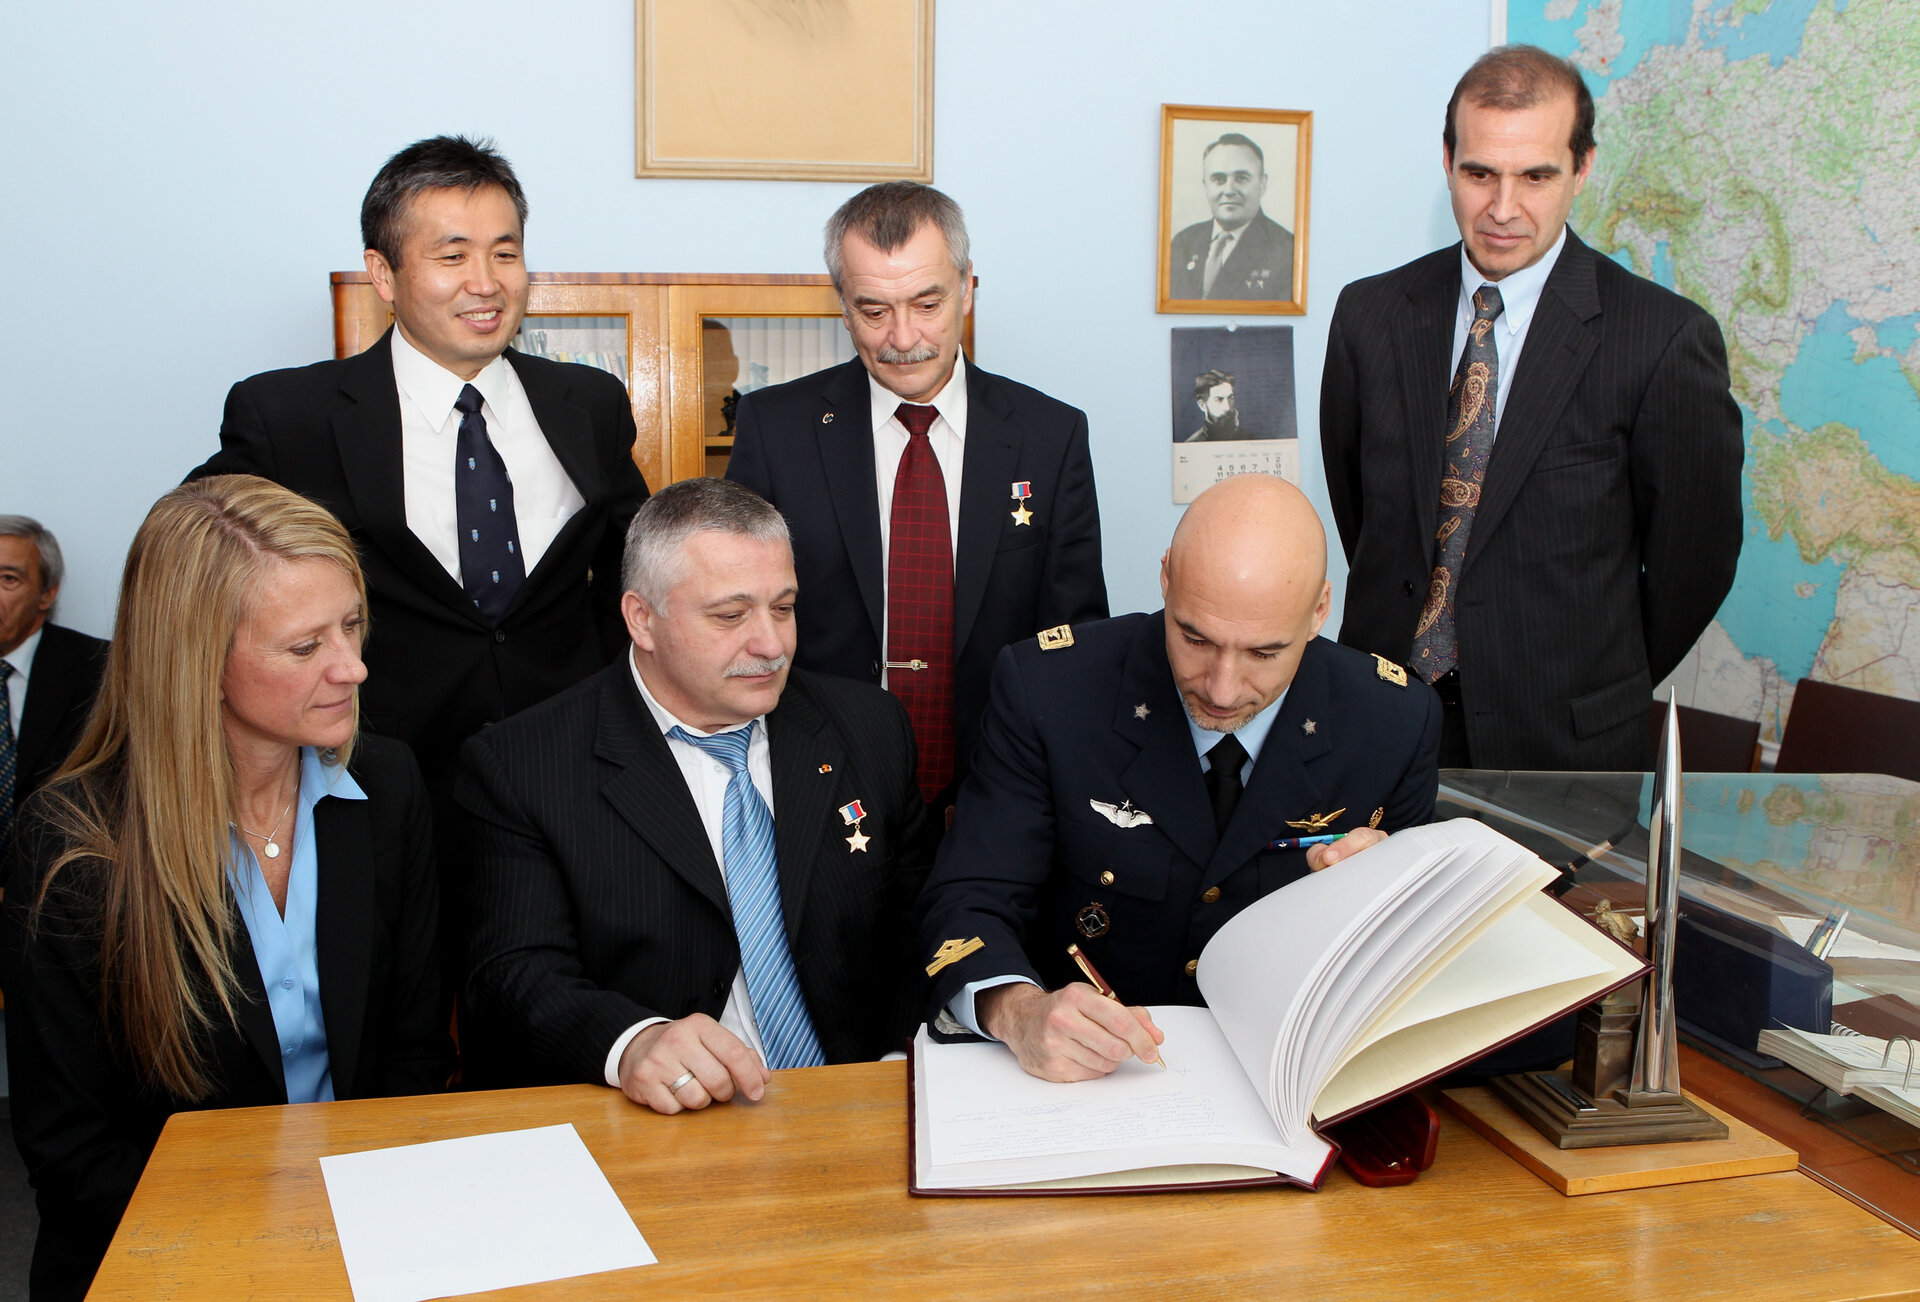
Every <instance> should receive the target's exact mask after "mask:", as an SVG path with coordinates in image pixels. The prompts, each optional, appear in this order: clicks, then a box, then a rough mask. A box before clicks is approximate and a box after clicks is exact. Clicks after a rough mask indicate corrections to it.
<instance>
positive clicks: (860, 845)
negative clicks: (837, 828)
mask: <svg viewBox="0 0 1920 1302" xmlns="http://www.w3.org/2000/svg"><path fill="white" fill-rule="evenodd" d="M866 816H867V811H866V810H864V809H862V808H861V807H860V802H859V801H857V800H855V801H851V802H849V803H847V804H844V805H842V806H840V818H841V821H843V822H844V823H846V825H847V826H848V827H851V828H852V829H853V835H852V836H850V837H848V838H847V853H849V854H853V853H856V852H857V853H859V854H865V853H866V852H867V842H869V841H871V840H873V838H872V837H870V836H868V835H867V834H866V833H864V832H862V831H861V830H860V820H861V819H863V818H865V817H866Z"/></svg>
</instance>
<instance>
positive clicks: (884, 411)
mask: <svg viewBox="0 0 1920 1302" xmlns="http://www.w3.org/2000/svg"><path fill="white" fill-rule="evenodd" d="M867 392H868V394H869V399H870V401H871V402H872V404H873V406H872V412H873V479H874V491H875V492H876V493H877V494H878V495H879V501H880V582H881V592H882V596H881V601H880V609H881V612H882V614H881V627H880V659H881V661H882V665H881V668H880V685H881V686H882V687H885V686H886V685H887V670H886V666H885V663H884V662H885V660H886V658H887V628H886V615H885V611H886V597H885V591H886V577H887V565H888V563H889V562H890V560H891V558H892V555H893V484H894V480H896V479H897V478H899V475H900V458H901V457H902V456H903V455H905V453H906V450H907V443H908V441H909V438H910V436H909V435H908V434H907V427H906V426H905V425H902V424H901V423H900V418H899V417H898V416H896V415H895V414H894V413H895V412H896V411H898V410H899V407H900V404H901V403H903V402H905V401H906V399H904V398H902V397H901V396H900V395H899V394H897V393H895V392H893V391H892V390H891V389H889V388H887V387H886V386H885V385H884V384H881V383H880V381H878V380H876V379H874V378H873V376H871V375H869V376H867ZM918 405H924V406H931V407H933V408H934V409H935V410H937V411H938V412H939V413H940V414H939V415H938V416H936V417H935V418H934V421H933V427H932V428H931V429H929V430H928V431H927V442H928V443H930V444H932V446H933V459H934V460H935V461H938V462H939V463H940V478H941V479H943V480H944V481H946V485H947V534H948V554H949V555H953V554H957V553H958V552H959V550H960V471H961V468H962V466H963V465H964V463H965V460H966V451H967V445H966V440H967V359H966V357H965V356H964V355H962V356H959V357H956V358H955V359H954V363H953V374H952V375H950V376H948V377H947V384H946V387H945V388H943V389H941V390H940V392H938V393H936V394H934V395H933V401H932V402H931V403H926V404H918ZM1009 491H1011V489H1009Z"/></svg>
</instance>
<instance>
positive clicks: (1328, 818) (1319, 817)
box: [1287, 805, 1347, 833]
mask: <svg viewBox="0 0 1920 1302" xmlns="http://www.w3.org/2000/svg"><path fill="white" fill-rule="evenodd" d="M1346 812H1347V809H1346V806H1345V805H1342V806H1341V807H1340V808H1338V809H1336V810H1334V811H1333V812H1332V813H1331V814H1308V815H1307V816H1306V817H1305V818H1290V819H1288V820H1287V826H1288V827H1293V828H1298V829H1299V830H1300V831H1302V832H1314V833H1319V832H1324V831H1326V830H1327V829H1328V828H1329V827H1331V826H1333V820H1334V819H1336V818H1338V817H1340V815H1342V814H1344V813H1346Z"/></svg>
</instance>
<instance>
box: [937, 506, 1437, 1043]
mask: <svg viewBox="0 0 1920 1302" xmlns="http://www.w3.org/2000/svg"><path fill="white" fill-rule="evenodd" d="M1160 581H1161V592H1162V596H1163V598H1164V600H1165V602H1166V608H1165V609H1164V610H1163V611H1160V612H1158V613H1155V614H1151V615H1127V616H1123V617H1121V618H1118V619H1111V620H1105V621H1101V622H1099V623H1094V624H1086V625H1080V626H1078V627H1074V628H1071V629H1068V628H1065V627H1063V628H1060V629H1054V630H1049V631H1048V632H1047V633H1043V634H1041V635H1040V636H1039V638H1037V639H1027V640H1025V641H1023V642H1019V643H1016V644H1015V645H1013V646H1012V647H1009V648H1008V649H1007V650H1006V651H1003V652H1002V653H1001V655H1000V659H999V662H998V664H997V665H996V666H995V668H994V676H993V688H992V694H991V699H990V702H989V704H988V707H987V713H986V717H985V719H984V721H983V722H982V725H981V741H980V747H979V749H978V751H977V752H976V754H975V756H974V768H973V771H972V773H971V775H970V776H969V777H968V779H967V782H966V784H965V785H964V786H963V788H962V789H961V795H960V800H959V805H958V811H957V816H956V819H955V822H954V826H953V829H952V830H951V832H950V833H949V834H948V836H947V839H946V842H945V844H944V845H943V846H942V848H941V852H940V857H939V861H938V864H937V866H936V867H935V869H934V872H933V875H932V877H931V878H930V879H929V881H928V884H927V888H926V890H925V891H924V893H923V894H922V896H921V899H920V905H919V938H920V942H921V950H922V958H923V960H924V961H925V963H926V964H927V971H928V973H929V975H930V976H931V977H932V978H933V1000H932V1005H931V1012H930V1014H929V1015H930V1017H932V1018H934V1020H935V1021H936V1024H937V1025H938V1026H943V1027H946V1028H948V1029H952V1028H953V1024H954V1023H955V1022H957V1023H958V1024H959V1026H960V1027H964V1028H965V1029H967V1030H971V1031H975V1032H978V1033H981V1034H985V1035H987V1036H989V1037H991V1038H994V1039H999V1040H1002V1041H1005V1042H1006V1043H1007V1044H1008V1046H1009V1047H1010V1048H1012V1049H1013V1050H1014V1052H1015V1054H1016V1055H1017V1056H1018V1057H1019V1059H1020V1061H1021V1064H1022V1065H1023V1066H1024V1067H1025V1068H1026V1069H1027V1070H1028V1071H1029V1072H1032V1073H1033V1074H1034V1075H1037V1076H1044V1077H1047V1078H1049V1079H1054V1080H1077V1079H1085V1078H1088V1077H1092V1076H1097V1075H1103V1074H1105V1073H1106V1072H1110V1071H1112V1070H1113V1069H1114V1067H1116V1066H1118V1065H1119V1063H1121V1062H1122V1061H1125V1060H1126V1059H1127V1058H1128V1057H1130V1056H1136V1055H1137V1056H1139V1057H1141V1058H1142V1059H1144V1060H1147V1061H1152V1060H1154V1059H1155V1058H1156V1057H1157V1052H1156V1044H1157V1039H1158V1035H1157V1032H1156V1030H1155V1028H1154V1027H1153V1023H1152V1020H1151V1018H1150V1017H1149V1016H1148V1015H1147V1014H1146V1012H1145V1010H1144V1008H1140V1007H1137V1006H1138V1005H1146V1004H1199V1003H1202V1002H1204V1001H1203V1000H1202V999H1201V996H1200V990H1199V986H1198V985H1197V984H1196V983H1195V980H1194V970H1195V966H1196V960H1198V958H1199V956H1200V951H1201V949H1202V948H1204V947H1205V945H1206V943H1207V941H1208V940H1209V939H1211V938H1212V936H1213V934H1214V933H1215V932H1216V931H1218V930H1219V929H1220V927H1221V926H1222V924H1224V923H1225V922H1226V921H1227V919H1229V918H1231V917H1232V916H1233V915H1234V914H1235V913H1237V912H1239V911H1240V910H1241V909H1243V908H1245V907H1247V906H1248V905H1249V904H1251V903H1253V902H1254V901H1255V900H1257V899H1260V898H1261V897H1262V896H1265V895H1267V894H1270V893H1271V892H1273V891H1276V890H1279V889H1280V888H1281V887H1283V886H1285V885H1286V884H1287V883H1289V882H1292V881H1295V880H1297V879H1299V878H1300V877H1303V876H1305V875H1306V874H1307V873H1308V872H1310V871H1317V870H1319V869H1322V868H1327V867H1331V866H1333V865H1334V864H1336V863H1337V862H1338V861H1339V860H1341V859H1343V858H1345V857H1346V856H1347V855H1350V854H1353V853H1356V852H1357V851H1359V850H1361V849H1364V848H1366V847H1367V846H1368V845H1371V844H1374V843H1375V842H1377V841H1379V840H1381V839H1383V838H1384V835H1385V834H1386V833H1388V832H1392V831H1397V830H1399V829H1400V828H1403V827H1411V826H1415V825H1417V824H1421V823H1425V822H1427V821H1429V820H1430V819H1431V818H1432V816H1433V808H1434V796H1435V792H1436V790H1437V787H1438V782H1439V773H1438V769H1437V768H1436V766H1435V755H1436V753H1437V750H1438V746H1439V739H1440V704H1439V700H1438V698H1436V697H1435V696H1434V694H1433V692H1432V690H1431V689H1430V688H1428V687H1427V686H1426V685H1424V684H1423V683H1421V682H1419V681H1418V680H1417V679H1414V680H1409V679H1408V677H1407V675H1406V673H1405V671H1404V670H1402V669H1401V668H1400V667H1399V666H1398V665H1394V664H1392V663H1390V662H1388V661H1384V660H1381V659H1379V658H1377V657H1374V656H1371V655H1366V654H1362V653H1360V652H1357V651H1353V650H1351V649H1350V648H1346V647H1342V646H1339V645H1337V644H1335V643H1333V642H1329V641H1327V640H1325V639H1323V638H1320V637H1319V636H1318V633H1319V631H1320V628H1321V625H1322V624H1323V623H1324V622H1325V621H1326V618H1327V612H1328V607H1329V604H1330V601H1331V593H1330V591H1329V589H1328V586H1327V582H1326V536H1325V533H1324V531H1323V530H1322V529H1321V526H1320V523H1319V520H1318V517H1317V516H1316V515H1315V513H1314V510H1313V507H1312V506H1311V505H1310V504H1309V503H1308V502H1307V499H1306V498H1305V497H1304V496H1302V495H1301V494H1300V492H1299V490H1298V489H1296V488H1294V487H1293V486H1292V485H1290V484H1287V483H1286V482H1285V481H1283V480H1280V479H1276V478H1273V477H1271V476H1266V475H1243V476H1239V477H1236V478H1233V479H1229V480H1226V481H1225V482H1223V483H1221V484H1218V485H1215V486H1214V487H1213V488H1210V489H1208V490H1207V491H1206V492H1205V493H1203V494H1201V495H1200V497H1199V498H1198V499H1196V500H1195V502H1194V503H1193V505H1192V506H1191V507H1190V508H1189V509H1188V511H1187V514H1186V516H1185V517H1184V519H1183V520H1182V521H1181V524H1180V526H1179V528H1178V529H1177V530H1176V532H1175V534H1174V539H1173V545H1172V546H1171V547H1170V548H1169V549H1168V551H1167V554H1166V557H1165V558H1164V559H1163V560H1162V562H1161V580H1160ZM1333 832H1346V833H1349V835H1348V836H1347V838H1346V839H1344V840H1342V841H1340V842H1338V843H1335V844H1330V845H1315V846H1312V847H1310V848H1304V849H1303V848H1292V849H1272V848H1269V844H1268V843H1269V842H1271V841H1273V840H1275V839H1278V838H1285V837H1300V836H1311V835H1315V834H1326V833H1333ZM1069 944H1078V945H1079V946H1080V947H1081V949H1082V950H1083V951H1084V952H1085V953H1086V954H1087V955H1088V956H1089V957H1090V958H1091V959H1092V961H1093V963H1094V964H1095V966H1096V967H1097V968H1098V969H1099V971H1100V973H1101V975H1102V976H1104V977H1105V978H1106V979H1107V980H1108V981H1109V982H1111V983H1112V985H1113V987H1114V989H1115V991H1116V992H1117V993H1118V995H1119V998H1120V999H1121V1000H1124V1001H1125V1003H1126V1004H1128V1005H1135V1006H1136V1007H1131V1008H1129V1007H1125V1006H1123V1005H1122V1004H1119V1003H1115V1002H1113V1001H1111V1000H1107V999H1104V998H1101V997H1100V996H1099V994H1098V993H1097V992H1096V991H1095V990H1094V988H1093V987H1092V986H1090V985H1087V984H1084V983H1082V982H1080V981H1079V979H1078V974H1077V972H1076V971H1075V968H1074V966H1073V963H1072V961H1071V959H1070V958H1069V957H1068V955H1067V952H1066V951H1067V946H1068V945H1069ZM1048 992H1051V993H1048Z"/></svg>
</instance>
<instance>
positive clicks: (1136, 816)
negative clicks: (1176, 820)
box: [1087, 800, 1153, 827]
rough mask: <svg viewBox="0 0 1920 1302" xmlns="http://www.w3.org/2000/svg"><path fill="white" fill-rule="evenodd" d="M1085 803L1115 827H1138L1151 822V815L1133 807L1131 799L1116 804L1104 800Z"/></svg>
mask: <svg viewBox="0 0 1920 1302" xmlns="http://www.w3.org/2000/svg"><path fill="white" fill-rule="evenodd" d="M1087 803H1088V804H1089V805H1092V806H1093V810H1094V812H1095V813H1097V814H1099V815H1100V816H1101V817H1102V818H1104V819H1106V820H1107V821H1108V822H1109V823H1112V824H1113V825H1114V826H1115V827H1139V826H1141V825H1142V824H1151V823H1152V822H1153V815H1152V814H1149V813H1148V812H1147V811H1146V810H1144V809H1135V808H1134V807H1133V801H1131V800H1123V801H1121V802H1120V803H1119V804H1117V805H1110V804H1108V803H1107V802H1106V801H1104V800H1089V801H1088V802H1087Z"/></svg>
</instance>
